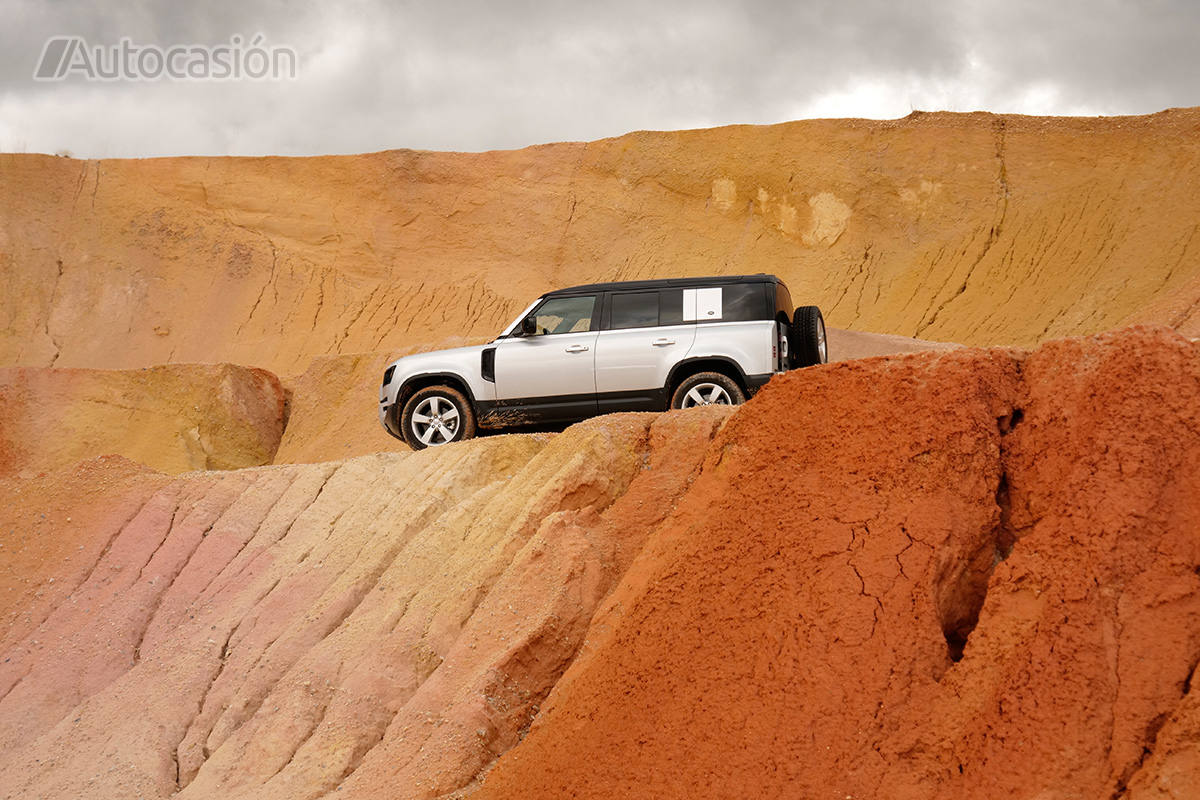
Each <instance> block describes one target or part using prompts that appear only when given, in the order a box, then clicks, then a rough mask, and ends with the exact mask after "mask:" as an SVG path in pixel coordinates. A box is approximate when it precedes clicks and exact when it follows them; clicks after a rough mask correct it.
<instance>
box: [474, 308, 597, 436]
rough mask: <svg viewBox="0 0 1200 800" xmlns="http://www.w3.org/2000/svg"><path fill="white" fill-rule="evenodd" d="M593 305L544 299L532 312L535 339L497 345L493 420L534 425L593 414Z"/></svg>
mask: <svg viewBox="0 0 1200 800" xmlns="http://www.w3.org/2000/svg"><path fill="white" fill-rule="evenodd" d="M596 300H597V296H596V295H584V296H578V297H550V298H547V299H546V301H545V302H543V303H542V304H541V305H540V306H538V307H537V308H535V309H534V310H533V312H532V314H533V316H534V317H535V318H536V320H537V333H535V334H531V335H529V336H509V337H506V338H504V339H501V340H499V341H498V342H496V398H497V401H498V402H497V404H496V405H497V409H496V413H497V414H502V415H505V416H509V417H511V418H512V420H511V421H512V422H520V421H523V420H526V419H527V420H528V421H530V422H534V421H540V420H570V419H582V418H584V417H589V416H592V415H594V414H595V413H596V336H597V331H596V328H597V327H598V325H597V324H596V323H597V320H596V311H597V310H598V309H597V302H596Z"/></svg>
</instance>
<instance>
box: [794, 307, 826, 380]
mask: <svg viewBox="0 0 1200 800" xmlns="http://www.w3.org/2000/svg"><path fill="white" fill-rule="evenodd" d="M788 337H789V340H788V360H790V361H791V362H792V364H791V365H792V368H793V369H795V368H798V367H811V366H813V365H814V364H826V363H828V362H829V344H828V342H827V341H826V339H825V318H824V317H822V316H821V309H819V308H817V307H816V306H800V308H797V309H796V313H795V314H793V315H792V325H791V330H790V331H788Z"/></svg>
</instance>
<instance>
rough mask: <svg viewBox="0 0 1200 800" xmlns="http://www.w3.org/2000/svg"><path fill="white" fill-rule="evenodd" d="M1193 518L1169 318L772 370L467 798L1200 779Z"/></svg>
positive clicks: (932, 794)
mask: <svg viewBox="0 0 1200 800" xmlns="http://www.w3.org/2000/svg"><path fill="white" fill-rule="evenodd" d="M1198 530H1200V347H1198V346H1197V345H1196V344H1195V343H1192V342H1189V341H1188V340H1186V339H1184V338H1182V337H1179V336H1177V335H1174V334H1172V333H1170V332H1166V331H1163V330H1138V329H1135V330H1133V331H1132V332H1124V333H1119V334H1105V335H1101V336H1098V337H1093V338H1090V339H1086V340H1073V341H1063V342H1056V343H1051V344H1048V345H1046V346H1043V347H1042V348H1041V349H1040V350H1038V351H1037V352H1035V353H1033V354H1030V355H1027V356H1023V355H1021V354H1017V353H1007V352H1003V351H978V350H975V351H954V352H947V353H925V354H920V355H915V356H905V357H897V358H884V359H875V360H869V361H862V362H857V363H850V364H836V365H829V366H827V367H823V368H817V369H811V370H805V371H803V372H798V373H792V374H789V375H787V376H784V377H783V378H782V379H777V380H775V381H773V382H772V383H771V384H770V385H769V386H768V387H767V389H766V390H764V391H763V392H762V393H761V394H760V395H759V396H758V397H757V398H755V399H754V400H753V401H751V403H750V404H748V405H747V406H746V407H745V408H744V409H743V410H742V411H741V412H739V413H738V414H737V415H736V416H735V417H734V418H733V419H732V420H731V421H730V422H729V423H728V424H727V425H726V427H725V428H724V429H723V430H722V432H721V433H720V434H719V436H718V438H717V439H716V440H715V441H714V443H713V446H712V447H711V448H710V450H709V453H708V456H707V459H706V462H705V464H704V468H703V472H702V474H701V476H700V477H699V478H698V479H697V481H696V483H695V484H694V485H693V487H692V490H691V492H690V493H689V494H688V496H687V497H685V498H684V499H683V500H682V501H681V502H680V504H679V506H678V508H677V509H676V511H675V513H674V515H673V516H672V518H671V519H670V520H669V521H668V523H667V525H666V527H665V529H664V530H663V531H662V532H661V533H660V534H659V535H657V536H656V537H655V538H654V539H652V540H651V542H650V544H649V545H648V546H647V549H646V550H644V551H643V552H642V553H641V554H640V556H639V557H638V558H637V559H636V560H635V561H634V563H633V565H632V566H631V568H630V570H629V572H628V573H627V575H626V578H625V579H624V580H623V582H622V583H621V585H619V586H618V587H617V589H616V590H615V591H614V593H613V595H612V596H611V597H610V599H609V601H608V602H607V603H606V604H605V605H604V606H603V607H602V608H601V609H600V611H599V612H598V613H597V616H596V621H595V622H594V624H593V626H592V629H591V631H590V633H589V637H588V640H587V643H586V645H585V648H584V650H583V651H582V654H581V656H580V657H579V658H578V659H577V660H576V662H575V663H574V664H573V665H572V667H571V668H570V669H569V670H568V671H567V673H566V674H565V675H564V676H563V678H562V680H561V681H560V682H559V684H558V686H557V687H556V688H555V690H554V691H553V692H552V693H551V695H550V697H549V698H548V699H547V702H546V703H545V705H544V708H543V711H542V713H541V715H540V717H539V718H538V720H537V721H536V722H535V723H534V725H533V726H532V728H531V730H530V732H529V734H528V736H527V737H526V738H525V739H524V741H523V742H522V743H521V744H520V745H518V746H517V747H515V748H514V749H513V750H511V751H509V752H508V753H507V754H506V755H505V756H504V757H503V758H502V759H501V760H500V761H499V762H498V763H497V766H496V767H495V768H494V769H493V771H492V772H491V773H490V774H489V775H488V777H487V779H486V781H485V782H484V784H483V786H482V788H481V790H480V791H479V792H478V793H477V794H476V795H475V796H476V797H479V798H518V797H520V798H525V797H575V798H617V797H621V798H627V797H656V798H658V797H739V798H740V797H756V798H759V797H788V798H797V797H804V798H837V799H838V800H845V798H906V799H908V798H912V799H913V800H915V799H916V798H963V797H970V798H995V797H1006V796H1011V797H1014V798H1034V797H1036V798H1039V800H1050V799H1051V798H1053V799H1054V800H1066V798H1099V797H1105V798H1107V797H1118V796H1122V795H1124V794H1125V793H1126V787H1127V786H1130V787H1133V788H1134V789H1137V790H1138V792H1139V793H1138V794H1136V795H1131V796H1146V797H1197V796H1200V773H1198V772H1197V770H1196V769H1195V765H1196V764H1197V763H1198V758H1197V749H1196V742H1197V737H1196V735H1195V733H1196V731H1197V730H1200V701H1198V700H1197V698H1195V697H1193V696H1192V695H1188V696H1187V697H1186V699H1183V698H1184V696H1185V694H1186V693H1187V692H1188V689H1189V686H1190V682H1191V674H1192V671H1193V669H1194V667H1195V665H1196V662H1197V659H1198V658H1200V577H1198V575H1197V570H1198V568H1200V567H1198V565H1200V537H1198V536H1197V531H1198ZM964 645H965V647H964ZM1181 699H1183V702H1182V703H1181ZM1160 727H1161V728H1162V730H1163V736H1162V737H1158V733H1159V730H1160ZM1156 742H1162V743H1163V744H1164V748H1165V747H1167V746H1169V752H1167V751H1165V750H1164V752H1163V753H1162V754H1161V757H1160V755H1159V754H1157V753H1156V752H1155V751H1156Z"/></svg>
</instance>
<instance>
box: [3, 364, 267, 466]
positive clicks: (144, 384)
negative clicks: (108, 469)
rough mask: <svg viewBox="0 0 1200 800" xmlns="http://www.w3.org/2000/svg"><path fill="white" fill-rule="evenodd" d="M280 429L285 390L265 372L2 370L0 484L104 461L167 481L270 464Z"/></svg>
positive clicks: (185, 367)
mask: <svg viewBox="0 0 1200 800" xmlns="http://www.w3.org/2000/svg"><path fill="white" fill-rule="evenodd" d="M283 427H284V394H283V389H282V388H281V386H280V384H279V380H278V379H276V377H275V376H274V375H272V374H270V373H269V372H266V371H265V370H261V369H247V368H245V367H238V366H234V365H232V364H216V365H206V364H178V365H170V366H160V367H152V368H149V369H142V370H95V369H39V368H17V367H8V368H0V475H12V474H24V475H30V474H33V473H36V472H38V471H41V470H51V469H54V468H57V467H62V466H65V465H68V464H72V463H75V462H77V461H80V460H83V459H87V458H91V457H94V456H100V455H105V454H117V455H122V456H125V457H126V458H129V459H132V460H134V461H138V462H140V463H142V464H146V465H148V466H150V467H152V468H154V469H156V470H161V471H163V472H171V473H178V472H185V471H187V470H196V469H236V468H239V467H250V466H257V465H260V464H269V463H271V461H272V459H274V457H275V451H276V449H277V448H278V447H279V440H280V438H281V436H282V435H283Z"/></svg>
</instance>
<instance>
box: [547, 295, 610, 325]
mask: <svg viewBox="0 0 1200 800" xmlns="http://www.w3.org/2000/svg"><path fill="white" fill-rule="evenodd" d="M595 309H596V296H595V295H586V296H583V297H552V298H550V299H549V300H547V301H546V302H544V303H542V304H541V305H540V306H538V309H537V311H535V312H534V317H535V318H536V319H537V329H538V333H539V334H540V335H550V334H554V333H579V332H581V331H588V330H591V328H592V315H593V313H594V312H595Z"/></svg>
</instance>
